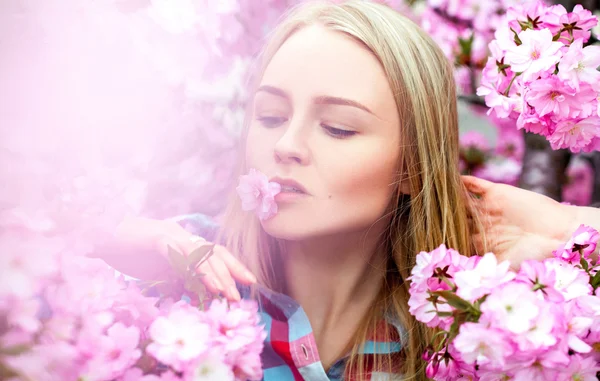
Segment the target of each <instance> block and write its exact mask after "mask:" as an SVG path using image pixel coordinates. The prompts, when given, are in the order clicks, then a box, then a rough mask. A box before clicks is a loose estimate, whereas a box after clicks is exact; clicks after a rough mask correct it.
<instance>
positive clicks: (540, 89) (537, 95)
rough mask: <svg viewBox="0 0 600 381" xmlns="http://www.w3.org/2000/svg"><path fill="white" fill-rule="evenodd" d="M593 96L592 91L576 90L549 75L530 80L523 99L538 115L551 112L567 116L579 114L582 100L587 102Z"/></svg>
mask: <svg viewBox="0 0 600 381" xmlns="http://www.w3.org/2000/svg"><path fill="white" fill-rule="evenodd" d="M595 96H596V94H595V93H592V92H586V93H583V92H577V91H576V90H575V89H574V88H573V87H571V86H570V85H569V84H567V83H565V82H564V81H562V80H560V79H559V78H558V77H556V76H551V77H548V78H544V79H539V80H537V81H534V82H532V83H531V84H530V85H529V91H528V92H527V93H526V94H525V101H526V102H528V103H529V104H530V105H531V106H533V107H534V108H535V110H536V112H537V113H538V115H539V116H544V115H548V114H552V115H555V116H557V117H560V118H569V117H577V116H579V115H580V112H581V111H582V107H583V103H582V102H584V103H585V102H587V103H589V102H591V101H593V99H594V98H595ZM588 115H589V114H588Z"/></svg>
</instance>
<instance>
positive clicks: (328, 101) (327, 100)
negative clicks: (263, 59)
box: [256, 85, 376, 116]
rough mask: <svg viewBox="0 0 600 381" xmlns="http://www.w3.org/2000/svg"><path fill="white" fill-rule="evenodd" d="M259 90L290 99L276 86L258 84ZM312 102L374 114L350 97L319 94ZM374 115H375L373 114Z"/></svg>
mask: <svg viewBox="0 0 600 381" xmlns="http://www.w3.org/2000/svg"><path fill="white" fill-rule="evenodd" d="M260 91H264V92H267V93H269V94H272V95H275V96H278V97H282V98H285V99H287V100H289V99H290V96H289V95H288V94H287V93H286V92H285V91H283V90H282V89H280V88H277V87H273V86H268V85H263V86H260V87H259V88H258V89H257V90H256V92H257V93H258V92H260ZM314 103H315V104H318V105H339V106H350V107H356V108H359V109H361V110H363V111H366V112H368V113H369V114H372V115H375V113H373V111H371V110H369V108H368V107H367V106H365V105H363V104H361V103H359V102H356V101H353V100H351V99H346V98H340V97H331V96H328V95H321V96H318V97H316V98H315V99H314ZM375 116H376V115H375Z"/></svg>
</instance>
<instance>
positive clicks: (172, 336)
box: [0, 234, 265, 381]
mask: <svg viewBox="0 0 600 381" xmlns="http://www.w3.org/2000/svg"><path fill="white" fill-rule="evenodd" d="M2 238H3V239H2V240H1V241H0V242H2V244H1V249H2V256H0V265H1V266H0V322H1V324H0V353H1V354H2V355H1V356H0V374H2V378H3V379H12V380H37V381H56V380H61V381H69V380H73V381H75V380H94V381H113V380H118V381H160V380H163V381H167V380H168V381H172V380H173V381H174V380H197V381H201V380H206V381H211V380H212V381H217V380H218V381H226V380H231V381H233V380H247V379H249V380H259V379H260V378H261V377H262V367H261V361H260V353H261V352H262V347H263V340H264V338H265V332H264V330H263V328H262V327H261V326H260V325H259V317H258V313H257V305H256V303H255V302H253V301H240V302H238V303H232V304H231V305H228V304H227V303H226V302H225V301H221V300H212V301H211V302H210V301H207V302H206V303H199V302H198V299H197V298H198V296H197V294H195V293H193V292H190V290H194V283H196V284H197V279H196V278H194V277H193V276H190V275H189V274H187V275H185V276H184V278H185V282H183V278H182V277H179V276H173V279H179V280H181V281H177V282H176V281H172V282H167V281H162V282H155V283H154V284H152V285H150V284H147V285H143V284H141V283H139V282H133V281H129V282H126V281H125V280H124V279H123V278H122V277H117V276H115V272H114V270H112V269H111V268H110V267H109V266H107V265H106V264H105V263H104V262H103V261H101V260H99V259H92V258H86V257H81V256H73V255H69V254H66V248H65V241H64V240H57V239H46V240H43V239H35V240H27V238H28V237H18V236H17V235H15V234H13V235H11V236H10V237H5V236H3V237H2ZM29 238H30V237H29ZM16 248H19V249H21V250H15V249H16ZM23 250H26V251H23ZM207 252H208V249H207V248H205V249H204V250H203V252H199V253H197V254H196V255H193V256H192V255H191V256H190V257H188V259H189V260H190V261H191V260H195V259H197V258H199V257H200V256H201V257H204V256H205V255H206V254H207ZM24 253H26V255H23V254H24ZM176 255H178V254H175V253H171V257H172V258H173V259H174V261H175V263H174V268H177V266H178V265H177V261H179V262H178V263H185V262H182V261H185V259H184V258H183V256H181V255H179V256H178V257H177V256H176ZM175 258H178V259H175ZM194 258H195V259H194ZM191 268H195V266H192V265H190V266H189V268H188V270H189V269H191ZM176 285H178V287H175V286H176ZM149 286H153V287H149ZM159 286H160V287H161V290H162V292H161V293H160V294H159V296H151V295H150V291H152V292H153V293H154V294H156V293H157V292H156V289H157V287H159ZM167 286H168V287H167ZM167 289H169V290H170V292H169V293H165V292H164V291H165V290H167ZM194 291H198V290H197V289H195V290H194ZM194 298H195V300H196V302H195V303H191V300H194ZM186 299H187V300H186Z"/></svg>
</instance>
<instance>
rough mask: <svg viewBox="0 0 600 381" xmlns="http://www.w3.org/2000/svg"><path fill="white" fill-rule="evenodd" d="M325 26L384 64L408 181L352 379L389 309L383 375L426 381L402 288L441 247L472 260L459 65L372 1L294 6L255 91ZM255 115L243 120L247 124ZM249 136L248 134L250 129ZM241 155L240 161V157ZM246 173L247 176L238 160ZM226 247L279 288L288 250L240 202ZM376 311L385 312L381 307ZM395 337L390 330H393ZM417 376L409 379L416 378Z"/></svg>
mask: <svg viewBox="0 0 600 381" xmlns="http://www.w3.org/2000/svg"><path fill="white" fill-rule="evenodd" d="M313 24H319V25H322V26H324V27H326V28H329V29H330V30H333V31H338V32H342V33H345V34H347V35H349V36H351V37H353V38H354V39H355V40H356V41H357V42H359V43H361V44H362V45H364V46H365V47H367V48H368V49H369V50H370V51H371V52H372V54H373V55H374V56H375V57H376V58H377V59H378V60H379V62H380V64H381V66H382V67H383V69H384V71H385V73H386V75H387V78H388V81H389V84H390V86H391V89H392V91H393V94H394V95H395V101H396V105H397V108H398V114H399V116H400V119H399V120H400V121H401V126H399V128H400V131H401V142H402V146H403V149H402V150H401V152H402V153H401V157H400V158H399V163H400V164H401V170H400V171H399V173H398V178H397V185H398V184H400V183H401V182H405V184H408V185H409V187H410V196H406V195H403V194H401V192H400V191H399V189H400V187H399V186H398V191H397V192H396V193H395V197H393V201H392V202H393V204H392V205H390V210H391V212H390V213H391V215H390V221H391V223H390V225H389V228H388V229H387V231H386V234H385V236H384V242H383V244H384V245H385V247H386V248H387V249H388V252H389V254H390V256H389V263H388V269H387V270H388V271H387V274H388V275H387V279H386V282H385V284H384V287H383V289H382V290H381V292H380V295H379V297H378V300H376V302H375V306H374V307H376V308H373V309H372V311H373V313H372V314H370V315H369V316H366V317H365V318H364V319H363V323H362V325H361V328H360V329H359V330H358V332H357V333H356V337H355V340H354V344H353V349H352V355H351V357H350V361H349V363H348V364H347V366H346V375H347V377H348V378H352V379H368V377H367V375H366V363H365V358H364V357H363V356H362V355H359V354H358V352H359V349H360V345H361V343H363V342H364V341H365V339H366V337H367V336H368V335H369V334H370V333H372V331H373V330H374V329H375V327H376V325H377V324H378V322H379V321H380V319H381V313H380V311H381V310H385V311H389V312H391V313H392V315H394V316H396V317H397V318H398V319H399V322H400V324H401V325H402V326H403V327H404V328H405V329H406V333H407V335H406V336H407V337H406V338H405V339H403V340H402V342H403V345H404V350H403V358H402V361H401V363H398V361H397V360H396V359H392V358H391V357H390V356H389V355H388V356H387V357H386V356H379V358H378V359H376V362H375V369H376V370H377V371H379V372H389V373H397V374H403V375H404V376H405V377H407V378H412V379H419V380H420V379H425V376H424V372H423V364H422V362H421V355H422V353H423V350H424V348H425V346H426V345H427V343H428V341H429V338H430V337H431V331H430V330H428V329H427V328H426V327H424V326H423V325H422V324H420V323H418V322H416V320H415V319H414V318H413V317H412V316H411V315H410V314H409V312H408V304H407V302H408V298H409V292H408V290H409V284H408V282H407V281H406V279H407V278H408V276H409V274H410V270H411V268H412V267H413V266H414V264H415V257H416V254H417V253H418V252H419V251H431V250H433V249H435V248H436V247H438V246H439V245H440V244H442V243H445V244H446V245H447V246H449V247H452V248H455V249H457V250H459V251H460V252H461V253H463V254H465V255H471V254H472V252H473V250H472V246H471V243H470V229H469V220H468V215H469V210H468V209H469V205H468V198H467V197H466V195H467V192H466V190H465V188H464V185H463V183H462V181H461V179H460V173H459V169H458V117H457V110H456V107H457V105H456V92H455V84H454V79H453V68H452V66H451V64H450V62H449V61H448V60H447V58H446V57H445V56H444V54H443V53H442V51H441V50H440V48H439V47H438V46H437V45H436V43H435V42H434V41H433V40H432V39H431V38H430V37H429V36H428V35H427V34H426V33H425V32H423V31H422V30H421V29H420V28H419V27H418V26H417V25H416V24H414V23H413V22H412V21H410V20H409V19H408V18H406V17H404V16H402V15H401V14H399V13H398V12H396V11H394V10H393V9H391V8H389V7H387V6H385V5H381V4H376V3H372V2H368V1H356V0H355V1H348V2H344V3H342V4H339V3H334V2H321V1H319V2H308V3H304V4H301V5H299V6H297V7H295V8H294V9H292V10H291V11H290V12H289V13H288V14H287V15H286V17H285V18H284V19H283V21H282V22H281V23H280V24H279V25H278V26H277V27H276V29H275V30H274V31H273V32H272V34H271V36H270V38H269V41H268V42H267V44H266V46H265V48H264V50H263V51H262V54H261V56H260V57H259V58H260V59H259V61H258V66H257V70H256V71H255V72H254V73H253V74H254V78H253V80H254V82H255V84H258V83H260V81H261V78H262V75H263V73H264V71H265V69H266V67H267V65H268V64H269V62H270V60H271V59H272V57H273V55H274V54H275V53H276V52H277V50H278V49H279V48H280V47H281V45H282V44H283V43H284V42H285V41H286V39H287V38H288V37H290V36H291V35H292V34H293V33H295V32H296V31H298V30H299V29H301V28H303V27H305V26H308V25H313ZM250 118H251V112H250V110H249V112H248V113H247V121H246V124H248V123H249V120H250ZM246 130H247V128H246ZM242 157H243V155H242ZM240 170H241V171H245V170H246V168H245V166H244V163H241V167H240ZM223 227H224V230H225V231H226V237H227V238H226V246H227V247H228V249H229V250H231V252H232V253H234V254H237V255H238V256H239V258H240V259H241V260H242V261H244V262H245V263H246V265H247V266H248V267H249V268H250V270H251V271H253V272H254V274H256V276H257V278H258V279H259V283H261V284H263V285H265V286H267V287H270V288H272V289H275V290H281V289H282V285H281V284H278V281H277V278H278V277H277V275H278V274H277V273H278V271H279V270H278V269H279V268H280V267H279V266H280V254H281V251H282V247H281V245H280V243H279V242H278V241H277V240H276V239H274V238H273V237H270V236H268V235H267V234H266V233H265V232H264V231H263V230H262V228H261V226H260V224H259V223H258V221H257V219H256V218H255V217H254V216H251V215H249V214H248V213H243V212H242V210H241V203H240V201H239V200H238V198H237V197H233V198H232V202H231V203H230V207H229V208H228V210H227V212H226V217H225V223H224V225H223ZM379 307H380V308H379ZM387 334H388V336H389V337H393V336H392V335H393V333H392V332H388V333H387ZM411 376H412V377H411Z"/></svg>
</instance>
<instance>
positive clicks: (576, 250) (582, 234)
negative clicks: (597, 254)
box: [553, 225, 600, 264]
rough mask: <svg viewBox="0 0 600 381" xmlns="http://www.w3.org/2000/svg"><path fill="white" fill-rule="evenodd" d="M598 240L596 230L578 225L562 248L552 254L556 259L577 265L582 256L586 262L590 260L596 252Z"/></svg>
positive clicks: (599, 235)
mask: <svg viewBox="0 0 600 381" xmlns="http://www.w3.org/2000/svg"><path fill="white" fill-rule="evenodd" d="M598 239H600V233H598V231H597V230H596V229H594V228H592V227H589V226H586V225H580V226H579V227H578V228H577V230H575V232H574V233H573V235H572V237H571V239H570V240H569V241H567V243H565V245H564V246H562V247H560V248H558V249H557V250H555V251H554V252H553V254H554V256H555V257H556V258H560V259H562V260H564V261H567V262H570V263H575V264H577V263H579V260H580V258H581V257H582V256H583V258H585V259H586V260H589V259H590V255H591V254H592V253H593V252H594V251H595V250H596V245H597V244H598ZM580 251H581V253H580Z"/></svg>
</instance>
